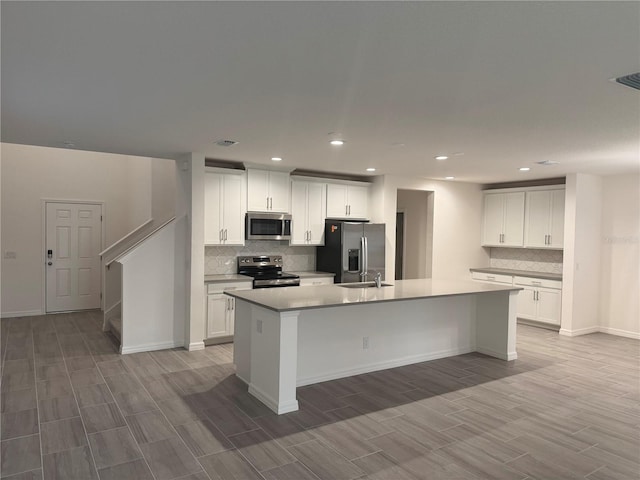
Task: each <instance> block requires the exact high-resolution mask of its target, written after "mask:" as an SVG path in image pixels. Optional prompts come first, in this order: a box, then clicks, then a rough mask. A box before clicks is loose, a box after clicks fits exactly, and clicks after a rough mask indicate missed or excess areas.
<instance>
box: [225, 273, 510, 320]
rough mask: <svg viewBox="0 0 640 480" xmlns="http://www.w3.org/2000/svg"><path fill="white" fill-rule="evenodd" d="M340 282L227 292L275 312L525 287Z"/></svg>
mask: <svg viewBox="0 0 640 480" xmlns="http://www.w3.org/2000/svg"><path fill="white" fill-rule="evenodd" d="M340 285H345V284H332V285H318V286H316V287H315V288H312V289H309V288H299V287H285V288H266V289H259V290H241V291H233V292H226V293H227V295H230V296H232V297H235V298H239V299H241V300H246V301H247V302H250V303H253V304H255V305H259V306H261V307H264V308H268V309H269V310H274V311H276V312H286V311H291V310H307V309H312V308H325V307H338V306H347V305H354V304H362V303H378V302H393V301H400V300H416V299H423V298H433V297H447V296H454V295H468V294H473V293H485V292H507V291H517V290H522V288H520V287H513V286H510V285H492V284H488V283H480V282H474V281H471V280H469V281H452V280H432V279H416V280H395V281H394V282H393V284H392V285H390V286H387V287H382V288H375V287H372V288H344V287H341V286H340Z"/></svg>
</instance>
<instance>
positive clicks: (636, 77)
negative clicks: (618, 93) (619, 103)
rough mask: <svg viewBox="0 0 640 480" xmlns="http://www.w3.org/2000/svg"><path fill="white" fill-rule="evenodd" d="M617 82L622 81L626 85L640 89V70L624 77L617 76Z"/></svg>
mask: <svg viewBox="0 0 640 480" xmlns="http://www.w3.org/2000/svg"><path fill="white" fill-rule="evenodd" d="M616 82H618V83H621V84H622V85H626V86H627V87H631V88H635V89H636V90H640V72H638V73H631V74H629V75H625V76H624V77H618V78H616Z"/></svg>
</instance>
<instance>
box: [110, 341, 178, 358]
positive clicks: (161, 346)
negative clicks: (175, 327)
mask: <svg viewBox="0 0 640 480" xmlns="http://www.w3.org/2000/svg"><path fill="white" fill-rule="evenodd" d="M183 345H184V340H179V341H173V342H171V341H169V342H160V343H145V344H142V345H134V346H132V347H124V348H120V353H121V354H123V355H126V354H129V353H139V352H151V351H153V350H166V349H168V348H176V347H182V346H183Z"/></svg>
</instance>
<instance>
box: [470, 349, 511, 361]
mask: <svg viewBox="0 0 640 480" xmlns="http://www.w3.org/2000/svg"><path fill="white" fill-rule="evenodd" d="M476 352H478V353H482V354H483V355H489V356H490V357H495V358H499V359H500V360H507V361H508V362H510V361H511V360H517V358H518V354H517V352H509V353H507V354H506V355H505V354H504V353H502V352H496V351H495V350H491V349H489V348H483V347H478V348H476Z"/></svg>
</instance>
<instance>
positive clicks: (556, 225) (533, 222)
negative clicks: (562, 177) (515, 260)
mask: <svg viewBox="0 0 640 480" xmlns="http://www.w3.org/2000/svg"><path fill="white" fill-rule="evenodd" d="M564 193H565V191H564V189H556V190H537V191H530V192H527V197H526V210H525V228H524V246H525V247H532V248H550V249H561V248H562V247H563V242H564Z"/></svg>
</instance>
